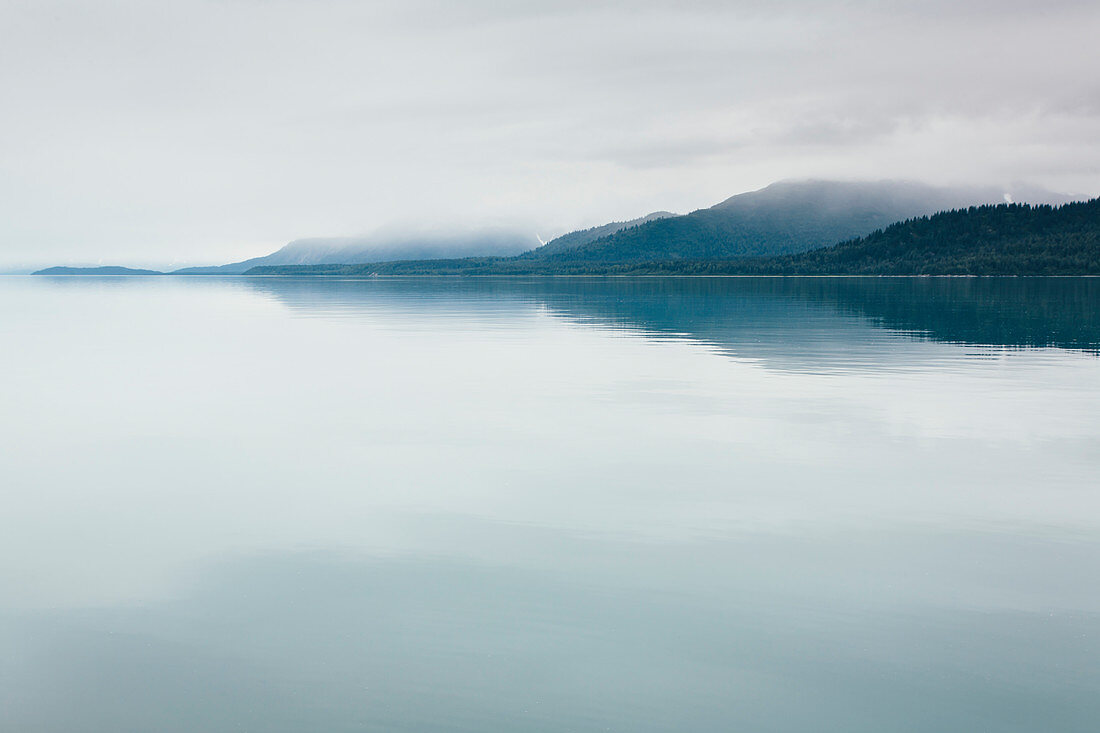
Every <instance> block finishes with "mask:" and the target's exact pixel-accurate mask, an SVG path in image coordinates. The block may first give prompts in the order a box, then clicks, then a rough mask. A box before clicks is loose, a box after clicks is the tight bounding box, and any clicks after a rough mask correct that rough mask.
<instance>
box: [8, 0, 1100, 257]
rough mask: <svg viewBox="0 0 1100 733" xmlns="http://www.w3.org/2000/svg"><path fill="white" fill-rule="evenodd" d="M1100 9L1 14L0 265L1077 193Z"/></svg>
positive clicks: (50, 7) (109, 0)
mask: <svg viewBox="0 0 1100 733" xmlns="http://www.w3.org/2000/svg"><path fill="white" fill-rule="evenodd" d="M1098 37H1100V3H1098V2H1096V1H1095V0H1088V1H1081V2H1077V1H1071V0H1066V1H1061V0H1045V1H1043V2H1021V1H1018V0H1001V1H1000V2H994V1H992V0H989V1H986V0H973V1H969V2H968V1H967V0H953V1H949V0H922V1H920V2H905V1H902V0H898V1H897V2H889V1H880V2H870V1H869V0H865V1H861V0H851V1H850V2H829V1H828V0H769V1H767V2H765V1H763V0H760V1H743V2H740V1H731V2H717V1H710V2H706V1H702V0H700V1H697V2H692V1H690V0H678V1H677V2H625V1H623V2H598V1H595V0H583V1H581V0H578V1H574V0H535V1H532V2H506V1H504V0H401V1H400V2H352V1H351V0H308V2H307V1H302V2H298V1H296V0H284V1H280V0H263V1H261V0H205V1H204V0H178V1H164V2H158V1H156V0H85V1H79V2H78V1H58V2H54V1H52V0H0V104H2V105H3V106H2V108H0V267H12V266H17V265H20V264H31V265H38V264H59V263H89V264H90V263H97V262H103V263H123V264H149V265H169V264H177V265H178V264H185V263H187V264H190V263H196V264H200V263H221V262H228V261H232V260H237V259H242V258H244V257H248V256H252V255H259V254H265V253H267V252H269V251H271V250H273V249H275V248H277V247H278V246H280V245H282V244H283V243H285V242H286V241H288V240H291V239H294V238H297V237H305V236H322V235H346V234H361V233H367V232H370V231H371V230H373V229H376V228H379V227H392V226H394V225H397V226H403V225H405V224H407V223H409V222H421V221H425V220H426V221H429V222H442V223H452V222H453V223H456V224H459V225H470V224H486V223H488V224H512V223H514V224H517V225H520V226H524V227H529V228H531V229H534V230H535V231H536V232H537V233H539V234H541V235H542V236H543V237H549V236H551V235H554V234H559V233H561V232H563V231H565V230H567V229H572V228H576V227H580V226H591V225H594V224H598V223H603V222H605V221H609V220H616V219H624V218H630V217H634V216H638V215H641V214H644V213H647V212H649V211H653V210H656V209H670V210H674V211H688V210H691V209H694V208H699V207H701V206H708V205H710V204H713V203H715V202H717V201H719V200H721V199H723V198H726V197H727V196H729V195H732V194H734V193H738V192H741V191H745V190H750V189H754V188H759V187H761V186H764V185H766V184H768V183H770V182H772V181H775V180H778V179H783V178H792V177H796V178H797V177H837V178H911V179H920V180H926V181H929V182H944V183H996V184H1002V183H1008V182H1012V181H1027V182H1032V183H1036V184H1040V185H1044V186H1046V187H1048V188H1051V189H1054V190H1056V191H1062V192H1069V193H1078V194H1088V195H1096V194H1100V57H1098V55H1097V54H1098V51H1097V43H1098V41H1097V38H1098Z"/></svg>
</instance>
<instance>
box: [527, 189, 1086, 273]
mask: <svg viewBox="0 0 1100 733" xmlns="http://www.w3.org/2000/svg"><path fill="white" fill-rule="evenodd" d="M1004 195H1005V192H1004V191H1002V190H1000V189H991V188H941V187H935V186H927V185H924V184H919V183H909V182H898V181H878V182H842V181H783V182H780V183H774V184H772V185H770V186H768V187H767V188H763V189H761V190H759V191H752V192H749V193H744V194H740V195H738V196H734V197H732V198H729V199H727V200H725V201H723V202H722V203H720V204H717V205H715V206H712V207H710V208H709V209H700V210H698V211H694V212H692V213H690V214H686V215H684V216H676V217H670V218H662V219H659V220H656V221H649V222H644V223H640V224H638V225H637V226H632V227H628V228H625V229H623V230H621V231H618V232H614V233H611V234H608V235H607V236H603V237H600V238H598V239H596V240H594V241H589V242H581V243H579V244H578V245H577V246H574V247H572V248H569V249H565V248H563V247H551V246H550V245H547V246H545V247H540V248H539V249H537V250H535V251H534V252H532V253H530V254H528V255H525V256H526V257H530V258H536V259H551V260H556V261H559V262H562V263H565V262H605V263H625V262H654V261H663V260H678V259H691V260H698V259H720V258H729V257H758V256H768V255H779V254H791V253H796V252H804V251H808V250H811V249H815V248H819V247H825V246H828V245H831V244H835V243H836V242H839V241H843V240H846V239H851V238H852V237H858V236H862V235H864V234H869V233H870V232H873V231H874V230H876V229H880V228H882V227H885V226H888V225H889V224H892V223H894V222H896V221H901V220H904V219H909V218H912V217H916V216H922V215H926V214H934V213H936V212H938V211H944V210H947V209H956V208H960V207H966V206H972V205H977V204H985V203H997V202H1001V201H1003V200H1004ZM1020 195H1022V196H1026V197H1027V198H1031V199H1032V200H1036V201H1041V202H1045V203H1063V202H1065V201H1066V200H1068V199H1067V198H1066V197H1060V196H1058V195H1057V194H1051V193H1049V192H1043V191H1033V192H1025V193H1023V194H1020ZM1020 195H1018V197H1020ZM551 244H553V243H551Z"/></svg>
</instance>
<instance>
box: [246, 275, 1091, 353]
mask: <svg viewBox="0 0 1100 733" xmlns="http://www.w3.org/2000/svg"><path fill="white" fill-rule="evenodd" d="M247 282H248V283H249V284H250V285H251V287H253V288H255V289H257V290H260V291H262V292H264V293H267V294H269V295H272V296H274V297H276V298H278V299H279V300H281V301H283V302H285V303H286V304H287V305H289V306H291V307H295V308H306V309H309V308H310V307H311V304H312V306H314V307H317V308H324V307H325V306H326V304H327V305H328V306H337V305H338V306H339V307H340V308H341V309H344V310H348V309H351V310H354V309H355V308H356V307H369V308H371V309H372V310H373V309H385V308H386V307H387V304H392V305H397V304H398V303H401V304H402V305H403V307H410V306H412V305H414V304H415V307H416V308H417V309H421V308H422V309H428V310H430V309H433V308H439V307H444V306H446V307H449V308H456V307H457V308H465V307H469V308H472V309H480V308H484V307H489V306H490V305H491V304H492V305H495V306H497V307H508V306H509V304H511V305H517V306H518V305H521V304H537V305H541V306H544V307H546V308H548V309H549V310H550V311H551V312H553V313H555V314H557V315H560V316H564V317H566V318H570V319H573V320H580V321H584V322H589V323H593V324H600V325H605V326H610V327H621V328H633V329H638V330H641V331H646V332H652V333H657V334H670V335H671V334H678V335H682V336H685V337H688V338H698V339H700V340H704V341H707V342H710V343H713V344H715V345H718V346H720V347H723V348H728V349H732V350H736V351H738V352H740V351H742V350H743V349H745V348H746V347H748V346H750V345H757V346H758V347H759V346H764V345H766V343H767V342H768V341H769V340H770V341H776V342H783V343H784V345H785V346H788V347H789V346H790V344H792V343H795V342H797V341H798V340H800V339H802V340H805V339H818V340H820V339H828V338H838V339H850V338H852V337H853V335H854V331H856V330H860V329H862V330H863V331H864V332H866V329H867V328H868V327H869V326H872V327H877V328H880V329H889V330H891V331H901V332H906V333H911V334H914V335H916V336H917V337H919V338H928V339H932V340H935V341H943V342H949V343H961V344H974V345H989V346H1008V347H1030V346H1056V347H1060V348H1065V349H1075V350H1084V351H1088V352H1092V353H1100V279H1096V278H848V277H837V278H813V277H804V278H560V277H558V278H553V277H550V278H515V279H507V278H485V279H478V278H471V279H461V278H432V279H429V278H424V279H413V278H410V279H386V278H379V279H372V280H332V279H324V278H300V279H292V278H262V279H261V278H252V279H249V280H248V281H247Z"/></svg>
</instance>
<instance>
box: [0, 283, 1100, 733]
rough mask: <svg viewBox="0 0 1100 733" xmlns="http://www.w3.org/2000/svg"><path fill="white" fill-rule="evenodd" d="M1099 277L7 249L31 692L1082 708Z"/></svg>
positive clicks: (171, 701) (7, 708)
mask: <svg viewBox="0 0 1100 733" xmlns="http://www.w3.org/2000/svg"><path fill="white" fill-rule="evenodd" d="M1098 350H1100V280H1074V279H1052V280H962V279H943V280H941V279H931V280H930V279H920V280H859V279H853V280H846V279H793V280H749V279H745V280H737V279H734V280H683V279H680V280H677V279H642V280H571V279H550V280H526V281H525V280H513V281H508V280H475V281H460V280H438V281H432V280H408V281H402V280H375V281H358V282H355V281H320V280H284V279H251V280H249V279H233V278H223V279H218V278H195V279H177V278H159V279H158V278H150V279H133V278H103V279H88V278H59V279H43V278H27V277H23V278H18V277H9V278H0V498H2V507H3V509H2V511H0V729H2V730H4V731H5V732H6V731H12V732H13V733H14V732H18V733H37V732H40V731H58V732H62V731H63V732H65V733H73V732H81V731H95V732H100V731H102V732H104V733H107V732H109V733H121V732H126V731H135V732H136V731H141V732H143V733H144V732H149V731H156V732H159V731H181V732H182V731H203V732H204V733H207V732H220V731H259V732H264V733H267V732H280V731H326V732H328V731H333V732H340V731H418V732H419V731H466V730H468V731H608V730H610V731H783V732H786V731H800V732H801V731H844V732H845V733H852V732H862V731H867V732H872V731H873V732H875V733H881V732H883V731H922V732H925V731H936V732H937V733H943V732H953V731H959V732H960V733H961V732H963V731H965V732H966V733H974V732H975V731H997V732H998V733H1003V732H1006V731H1008V732H1010V731H1027V732H1028V733H1033V732H1034V731H1082V732H1083V731H1088V732H1089V733H1092V732H1093V731H1095V730H1096V729H1097V721H1098V720H1100V582H1098V578H1100V481H1098V476H1100V356H1098V355H1097V354H1098Z"/></svg>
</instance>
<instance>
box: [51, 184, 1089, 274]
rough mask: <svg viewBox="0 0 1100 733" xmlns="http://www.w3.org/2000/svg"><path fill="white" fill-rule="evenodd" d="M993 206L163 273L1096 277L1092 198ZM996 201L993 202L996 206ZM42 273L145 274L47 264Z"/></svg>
mask: <svg viewBox="0 0 1100 733" xmlns="http://www.w3.org/2000/svg"><path fill="white" fill-rule="evenodd" d="M1022 193H1023V195H1027V196H1029V197H1031V198H1033V199H1035V200H1043V201H1046V203H1038V204H1034V203H1005V202H1004V199H1011V198H1012V196H1011V195H1009V194H1006V193H998V192H997V189H992V188H984V189H981V188H968V189H960V188H943V187H934V186H927V185H924V184H918V183H907V182H897V181H879V182H841V181H786V182H780V183H776V184H772V185H771V186H768V187H766V188H763V189H760V190H759V191H752V192H749V193H745V194H739V195H737V196H733V197H732V198H729V199H726V200H725V201H722V202H721V203H719V204H716V205H715V206H712V207H710V208H707V209H700V210H698V211H694V212H691V213H689V214H683V215H677V214H672V213H670V212H664V211H662V212H656V213H653V214H649V215H647V216H644V217H641V218H638V219H634V220H630V221H624V222H613V223H611V224H605V225H602V226H598V227H593V228H590V229H585V230H580V231H575V232H570V233H568V234H565V235H563V236H560V237H557V238H556V239H553V240H551V241H550V242H546V243H544V244H542V245H541V246H537V247H532V246H531V244H530V242H529V241H527V240H526V239H525V238H524V237H523V235H519V234H516V233H513V232H507V231H502V230H494V231H484V232H480V233H471V232H466V233H463V232H442V233H440V232H437V233H435V234H425V235H423V236H421V237H419V238H418V237H411V236H410V235H403V238H402V237H397V238H394V237H389V238H386V237H373V238H369V237H368V238H358V239H357V238H342V239H341V238H338V239H307V240H296V241H294V242H291V243H290V244H288V245H287V246H285V247H283V248H282V249H280V250H279V251H277V252H274V253H272V254H270V255H267V256H265V257H257V258H253V259H251V260H245V261H242V262H237V263H231V264H228V265H221V266H217V267H204V268H185V269H183V270H176V271H174V272H171V273H167V274H172V275H196V274H225V275H249V276H253V275H293V276H341V277H365V276H399V275H424V276H427V275H469V276H475V275H1100V240H1098V236H1100V200H1097V199H1094V200H1091V201H1087V202H1071V200H1070V197H1066V196H1059V195H1058V194H1052V193H1050V192H1047V191H1041V190H1031V191H1029V192H1028V191H1024V192H1022ZM998 202H999V203H998ZM35 274H41V275H154V274H162V273H158V272H156V271H154V270H136V269H131V268H125V267H96V268H74V267H52V268H48V269H46V270H40V271H38V272H37V273H35Z"/></svg>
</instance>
